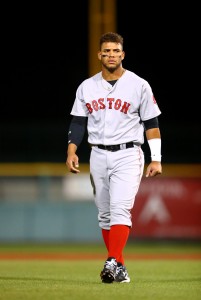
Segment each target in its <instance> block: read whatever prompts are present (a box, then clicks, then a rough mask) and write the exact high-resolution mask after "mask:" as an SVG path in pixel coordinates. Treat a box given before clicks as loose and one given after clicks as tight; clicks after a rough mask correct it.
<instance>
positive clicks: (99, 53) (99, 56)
mask: <svg viewBox="0 0 201 300" xmlns="http://www.w3.org/2000/svg"><path fill="white" fill-rule="evenodd" d="M101 57H102V54H101V51H99V52H98V59H99V60H101Z"/></svg>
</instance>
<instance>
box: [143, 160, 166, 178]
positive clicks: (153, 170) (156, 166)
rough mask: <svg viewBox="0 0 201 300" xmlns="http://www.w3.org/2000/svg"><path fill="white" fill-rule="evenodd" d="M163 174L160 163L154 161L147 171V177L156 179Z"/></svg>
mask: <svg viewBox="0 0 201 300" xmlns="http://www.w3.org/2000/svg"><path fill="white" fill-rule="evenodd" d="M159 174H162V166H161V163H160V162H159V161H152V162H151V163H150V164H149V165H148V167H147V170H146V177H154V176H156V175H159Z"/></svg>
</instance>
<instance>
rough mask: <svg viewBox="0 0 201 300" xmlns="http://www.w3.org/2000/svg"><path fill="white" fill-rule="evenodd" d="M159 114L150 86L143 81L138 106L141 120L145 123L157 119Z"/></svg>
mask: <svg viewBox="0 0 201 300" xmlns="http://www.w3.org/2000/svg"><path fill="white" fill-rule="evenodd" d="M160 114H161V111H160V109H159V107H158V104H157V102H156V99H155V97H154V95H153V92H152V89H151V86H150V85H149V83H148V82H147V81H144V83H143V86H142V97H141V105H140V117H141V120H142V121H146V120H149V119H152V118H155V117H158V116H159V115H160Z"/></svg>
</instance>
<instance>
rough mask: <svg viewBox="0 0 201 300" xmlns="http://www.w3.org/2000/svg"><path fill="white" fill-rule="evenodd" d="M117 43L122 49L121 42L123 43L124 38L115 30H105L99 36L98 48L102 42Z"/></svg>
mask: <svg viewBox="0 0 201 300" xmlns="http://www.w3.org/2000/svg"><path fill="white" fill-rule="evenodd" d="M110 42H111V43H118V44H121V45H122V49H123V43H124V39H123V37H122V36H121V35H120V34H118V33H116V32H107V33H104V34H103V35H102V36H101V38H100V49H101V46H102V44H103V43H110Z"/></svg>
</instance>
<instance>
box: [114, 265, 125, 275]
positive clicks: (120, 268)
mask: <svg viewBox="0 0 201 300" xmlns="http://www.w3.org/2000/svg"><path fill="white" fill-rule="evenodd" d="M121 271H122V272H123V273H124V269H123V266H120V267H117V269H116V274H119V273H120V272H121Z"/></svg>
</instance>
